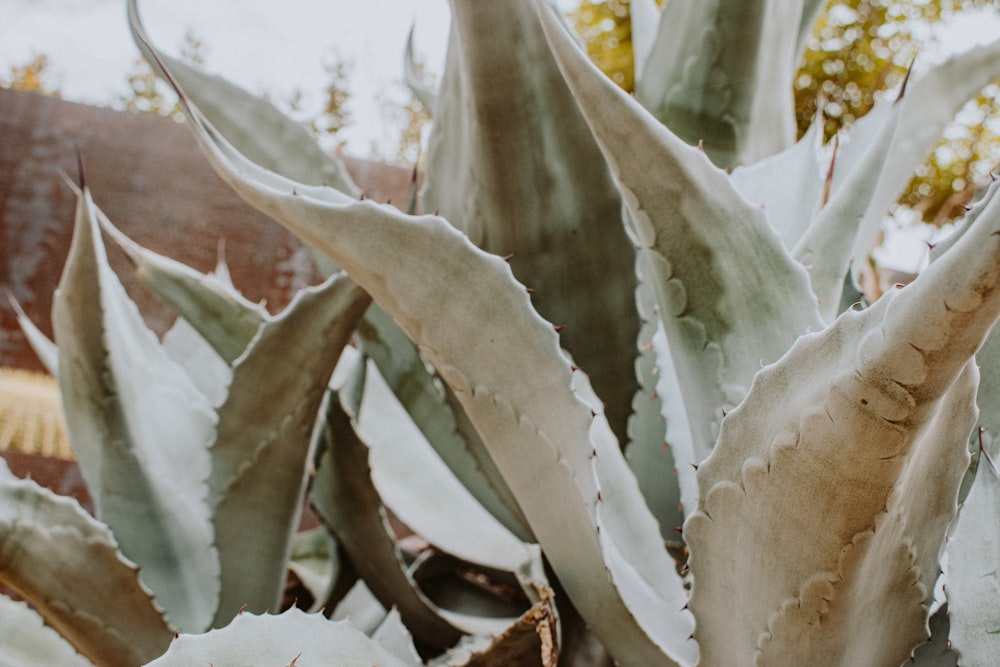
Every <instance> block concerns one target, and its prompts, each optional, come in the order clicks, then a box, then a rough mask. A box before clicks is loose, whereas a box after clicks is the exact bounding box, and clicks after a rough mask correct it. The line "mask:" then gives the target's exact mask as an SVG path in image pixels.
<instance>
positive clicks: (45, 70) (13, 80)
mask: <svg viewBox="0 0 1000 667" xmlns="http://www.w3.org/2000/svg"><path fill="white" fill-rule="evenodd" d="M0 87H3V88H10V89H11V90H23V91H26V92H29V93H41V94H43V95H52V96H54V97H59V96H60V93H59V87H58V86H57V85H56V84H55V83H53V82H52V69H51V62H50V61H49V57H48V56H47V55H45V54H44V53H38V54H35V55H34V56H32V57H31V59H30V60H28V61H27V62H25V63H24V64H23V65H14V66H12V67H11V68H10V72H9V73H8V74H7V75H6V76H0Z"/></svg>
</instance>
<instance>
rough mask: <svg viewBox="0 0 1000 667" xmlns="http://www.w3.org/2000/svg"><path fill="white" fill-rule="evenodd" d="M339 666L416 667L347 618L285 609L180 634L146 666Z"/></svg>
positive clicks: (249, 615)
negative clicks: (200, 630) (220, 626)
mask: <svg viewBox="0 0 1000 667" xmlns="http://www.w3.org/2000/svg"><path fill="white" fill-rule="evenodd" d="M209 664H214V665H241V666H243V667H275V666H276V665H296V664H299V665H303V667H305V666H307V665H340V666H343V667H371V665H378V666H379V667H417V666H418V665H420V663H419V662H409V661H405V660H401V659H400V658H399V657H397V656H396V655H395V654H394V653H393V652H392V651H389V650H387V649H386V648H384V647H383V646H382V645H381V644H379V643H378V642H377V641H375V640H373V639H369V638H368V637H367V636H365V634H364V633H363V632H361V631H360V630H358V629H357V628H355V627H354V626H353V625H351V624H350V623H349V622H347V621H339V622H337V621H329V620H327V619H326V618H324V617H323V616H321V615H319V614H307V613H305V612H303V611H299V610H298V609H294V608H293V609H289V610H288V611H286V612H284V613H282V614H280V615H277V616H268V615H263V616H256V615H254V614H249V613H248V614H240V615H239V616H237V617H236V618H235V619H233V622H232V623H231V624H229V625H228V626H227V627H225V628H223V629H221V630H212V631H211V632H208V633H206V634H203V635H181V636H180V637H178V638H177V639H176V640H174V642H173V643H172V644H171V645H170V649H169V650H168V651H167V652H166V653H164V654H163V655H162V656H161V657H159V658H157V659H156V660H154V661H152V662H150V663H148V666H149V667H190V666H191V665H209Z"/></svg>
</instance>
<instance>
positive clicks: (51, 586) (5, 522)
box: [0, 462, 173, 667]
mask: <svg viewBox="0 0 1000 667" xmlns="http://www.w3.org/2000/svg"><path fill="white" fill-rule="evenodd" d="M0 580H2V581H3V582H4V583H5V584H7V585H9V586H10V587H11V588H14V589H15V590H17V591H18V592H19V593H21V594H22V595H23V596H24V597H25V598H26V599H27V600H28V601H29V602H30V603H31V604H32V605H33V606H34V608H35V609H36V610H38V612H39V613H41V615H42V617H43V618H44V619H45V622H46V623H47V624H48V625H49V626H51V627H52V628H54V629H55V630H57V631H58V632H59V633H60V634H61V635H62V636H63V638H65V639H66V640H67V641H69V642H70V643H71V644H72V645H73V646H74V647H75V648H76V650H77V651H79V652H80V653H81V654H82V655H84V656H86V657H87V658H89V659H90V660H91V661H93V662H94V663H95V664H98V665H110V666H116V665H121V666H122V667H132V666H133V665H137V664H140V663H142V662H145V661H146V660H150V659H152V658H154V657H156V656H158V655H160V654H161V653H162V652H163V651H164V650H165V649H166V647H167V645H168V644H169V643H170V638H171V637H172V636H173V630H172V629H171V628H170V626H169V625H168V624H167V622H166V620H165V619H164V618H163V614H162V613H161V612H160V611H159V610H158V609H157V608H156V606H155V605H154V603H153V598H152V594H151V593H150V591H149V589H147V588H145V587H144V586H143V585H142V583H141V582H140V581H139V573H138V571H137V568H136V567H135V565H133V564H132V563H130V562H129V561H127V560H126V559H125V558H124V557H123V556H122V555H121V552H120V551H119V550H118V545H117V544H116V543H115V540H114V537H112V535H111V531H110V530H108V527H107V526H105V525H104V524H102V523H101V522H99V521H97V520H95V519H94V518H93V517H91V516H90V515H89V514H87V513H86V512H85V511H83V509H81V508H80V506H79V505H78V504H77V503H76V502H75V501H73V500H71V499H69V498H65V497H61V496H57V495H56V494H54V493H52V492H50V491H48V490H46V489H43V488H42V487H40V486H38V485H37V484H35V483H34V482H31V481H26V480H20V479H17V478H16V477H14V475H12V474H11V472H10V470H8V469H7V466H6V465H5V464H3V463H2V462H0ZM4 624H6V621H5V623H4ZM0 627H2V626H0ZM30 628H31V625H30V624H28V625H26V626H25V627H24V628H20V627H19V628H18V629H17V633H16V634H17V635H18V636H16V637H13V638H10V639H7V640H4V639H0V645H3V644H4V642H5V641H13V642H15V646H16V643H17V642H21V641H23V640H24V639H25V638H27V637H28V636H29V633H30V632H32V631H31V630H30ZM2 634H6V631H3V632H2ZM35 648H38V647H35ZM9 657H10V654H9V653H8V652H7V651H4V653H3V655H2V656H0V664H2V663H3V661H4V659H7V658H9ZM45 664H60V665H62V664H72V662H71V661H69V660H68V661H66V662H64V661H62V660H53V661H51V662H47V663H45Z"/></svg>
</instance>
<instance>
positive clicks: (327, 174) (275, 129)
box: [128, 0, 360, 196]
mask: <svg viewBox="0 0 1000 667" xmlns="http://www.w3.org/2000/svg"><path fill="white" fill-rule="evenodd" d="M128 20H129V27H130V29H131V31H132V35H133V37H134V38H135V44H136V46H137V47H138V48H139V50H140V51H141V52H142V55H143V57H144V58H145V59H146V60H147V61H148V62H149V64H150V66H151V67H152V68H153V71H154V72H156V73H157V75H158V76H160V77H163V76H164V72H163V67H162V66H161V65H160V64H158V62H157V58H156V57H154V56H153V47H152V45H150V43H149V39H148V37H145V29H144V28H143V27H142V22H141V21H140V19H139V9H138V0H128ZM139 34H142V35H144V36H143V38H142V39H140V38H139V37H138V35H139ZM158 56H159V58H160V60H162V62H163V63H164V64H165V65H166V66H167V67H169V68H170V73H171V75H172V76H173V77H174V78H175V79H176V80H178V81H180V82H181V84H183V86H184V91H185V94H187V95H188V97H189V98H190V99H192V100H194V101H195V102H196V103H197V104H198V108H199V109H201V110H202V113H204V114H205V115H206V117H208V118H209V119H210V120H211V121H212V124H213V125H214V126H215V127H216V128H218V129H219V131H221V132H222V133H223V134H224V135H225V137H226V139H228V140H229V141H230V143H232V144H233V145H235V146H237V147H239V149H240V151H241V152H242V153H244V154H245V155H247V156H250V158H251V159H252V160H254V161H255V162H257V163H259V164H262V165H265V166H266V167H268V168H269V169H272V170H274V171H276V172H278V173H279V174H283V175H285V176H287V177H288V178H292V179H295V180H297V181H301V182H303V183H309V184H310V185H329V186H330V187H333V188H336V189H338V190H340V191H341V192H344V193H347V194H351V195H355V196H357V195H358V194H360V190H359V189H358V187H357V186H356V185H355V184H354V182H353V181H352V180H351V177H350V175H349V174H348V173H347V167H345V166H344V163H343V162H341V160H340V159H339V158H338V157H337V156H336V155H333V154H330V153H328V152H326V151H324V150H323V149H322V148H320V147H319V145H317V143H316V141H315V140H314V139H313V137H312V136H311V135H310V134H309V132H308V131H307V130H306V129H305V128H304V127H302V125H300V124H299V123H297V122H295V121H294V120H292V119H291V118H288V117H287V116H286V115H285V114H284V113H282V112H281V111H279V110H278V108H277V107H275V106H274V105H273V104H271V103H270V102H268V101H267V100H264V99H262V98H260V97H257V96H256V95H252V94H250V93H248V92H246V91H245V90H243V89H242V88H240V87H239V86H235V85H233V84H232V83H230V82H228V81H226V80H225V79H223V78H222V77H219V76H212V75H210V74H206V73H205V72H202V71H201V70H199V69H198V68H196V67H192V66H191V65H188V64H186V63H184V62H183V61H180V60H177V59H176V58H171V57H170V56H167V55H165V54H162V53H158Z"/></svg>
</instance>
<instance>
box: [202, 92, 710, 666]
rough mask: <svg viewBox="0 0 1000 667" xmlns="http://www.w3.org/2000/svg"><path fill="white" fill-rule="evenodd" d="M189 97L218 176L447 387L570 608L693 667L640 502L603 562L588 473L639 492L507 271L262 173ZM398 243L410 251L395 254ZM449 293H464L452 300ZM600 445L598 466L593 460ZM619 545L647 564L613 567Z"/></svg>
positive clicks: (425, 225)
mask: <svg viewBox="0 0 1000 667" xmlns="http://www.w3.org/2000/svg"><path fill="white" fill-rule="evenodd" d="M183 99H185V103H186V111H187V113H188V114H189V120H190V121H191V124H192V128H193V129H194V130H195V136H196V138H197V139H198V141H199V143H200V144H201V146H202V148H203V149H204V150H205V153H206V156H207V157H208V159H209V161H210V163H211V164H212V165H213V166H214V167H215V169H216V170H217V173H218V174H219V175H220V176H221V177H222V178H223V179H225V180H227V181H228V182H229V183H230V184H231V185H232V186H233V187H234V189H236V191H237V192H238V193H239V194H240V195H241V196H242V197H244V199H246V200H247V201H248V202H250V203H251V204H252V205H254V206H256V207H258V208H260V209H261V210H262V211H266V212H268V214H270V215H272V216H273V217H275V218H276V219H278V220H279V221H281V222H282V223H283V224H284V225H286V226H287V228H288V229H290V230H292V231H293V232H295V233H297V234H298V235H299V236H300V237H301V238H303V239H304V240H305V241H306V242H309V243H312V244H314V245H316V246H317V247H318V248H320V249H322V250H323V251H324V252H326V253H327V254H328V255H330V256H331V257H332V258H333V259H334V261H336V262H337V264H338V265H340V266H342V267H344V268H345V270H347V271H348V273H350V274H351V275H352V277H353V278H354V279H355V280H357V281H358V283H359V284H360V285H362V286H364V287H365V289H366V290H368V291H369V293H371V294H372V295H373V297H374V298H376V300H377V302H378V303H379V304H380V305H381V306H382V307H383V308H384V309H385V310H386V312H387V313H389V314H390V315H391V316H392V317H393V318H394V319H395V320H396V321H397V322H398V323H399V324H400V326H402V327H403V329H404V331H406V332H407V333H408V334H409V335H410V337H411V338H412V339H413V340H414V341H415V342H416V343H417V344H418V346H419V347H420V349H421V351H422V352H423V353H424V354H425V355H426V357H427V359H428V360H429V361H430V363H431V364H432V365H433V366H434V367H435V368H437V369H438V371H439V372H440V373H441V377H442V379H443V380H444V381H445V382H447V383H448V384H449V385H450V386H451V387H452V389H453V390H454V391H455V394H456V396H457V397H458V398H459V400H460V401H461V402H462V405H463V407H464V408H465V410H466V412H467V413H468V415H469V418H470V420H471V421H472V423H473V425H474V426H475V427H476V429H477V430H478V431H479V432H480V434H481V435H482V436H483V442H484V444H486V446H487V448H488V449H489V451H490V454H491V456H492V457H493V459H494V461H495V462H496V463H497V467H498V469H499V470H500V471H501V473H502V474H503V475H504V478H505V479H506V481H507V484H508V485H509V486H510V488H511V490H512V491H513V493H514V496H515V497H516V498H517V499H518V503H519V504H520V505H521V508H522V510H523V511H524V514H525V516H526V517H527V519H528V524H529V526H530V527H531V529H532V531H533V532H534V534H535V535H536V536H537V537H538V539H539V543H540V544H541V546H542V548H543V550H544V551H545V553H546V555H547V556H548V557H549V560H550V563H551V564H552V566H553V568H554V569H555V571H556V573H557V575H558V576H559V577H560V579H561V580H562V582H563V584H564V586H565V587H566V589H567V591H568V592H569V594H570V596H571V598H573V600H574V603H575V604H576V605H577V607H578V608H579V609H580V610H581V613H582V614H583V615H584V617H585V618H586V619H587V621H588V622H589V623H591V624H592V626H593V627H594V628H595V632H596V633H597V634H598V635H599V636H600V637H601V639H602V641H604V642H605V643H606V644H608V645H609V647H610V650H611V651H612V652H613V653H615V654H616V657H617V658H618V659H619V660H621V661H622V662H626V663H630V662H631V663H639V664H648V663H649V662H650V661H654V662H660V663H663V661H664V660H667V658H665V656H664V651H666V652H667V653H668V654H669V655H672V656H676V657H677V659H679V660H681V661H683V662H685V663H689V662H692V661H693V659H694V653H695V651H696V648H695V646H694V644H693V643H692V642H690V641H688V637H689V635H690V631H691V619H690V617H689V616H688V614H687V613H686V612H685V611H683V610H682V609H681V607H682V605H683V600H684V597H685V594H684V591H683V586H682V583H681V581H680V579H679V578H678V577H676V576H674V572H673V565H672V560H671V559H670V558H669V556H668V555H667V554H666V553H665V551H664V549H663V544H662V541H661V540H660V538H659V531H658V530H657V528H656V523H655V519H654V518H653V517H652V516H651V515H650V514H649V512H648V510H647V509H646V507H645V505H644V503H642V502H641V501H640V502H639V504H638V505H632V506H631V507H630V511H629V513H628V514H627V516H625V517H623V518H624V520H625V522H626V523H628V522H632V521H637V522H639V523H640V524H641V527H639V528H637V529H636V530H635V531H634V535H632V536H633V537H636V538H640V542H637V543H636V544H629V545H621V547H618V548H616V549H614V553H613V554H612V553H611V552H609V555H608V556H607V558H608V561H607V562H606V560H605V559H606V556H605V553H604V552H605V549H609V548H610V547H609V545H608V544H607V540H608V539H609V538H608V537H607V536H602V535H600V534H599V532H598V528H597V525H598V524H597V521H598V511H597V504H598V486H597V483H596V480H595V478H594V470H595V469H602V468H604V467H605V460H608V461H609V462H610V463H611V465H612V466H613V469H612V470H606V471H605V473H606V474H609V475H612V476H614V477H616V478H617V477H620V478H621V479H620V480H616V481H620V483H621V485H620V486H619V488H627V489H628V490H629V494H630V495H629V501H632V500H635V499H637V498H639V499H641V495H640V493H639V491H638V487H637V486H636V485H635V480H634V478H633V477H632V475H631V473H630V472H629V471H628V468H627V466H626V464H625V463H624V460H623V458H622V456H621V453H620V450H619V449H618V446H617V444H616V443H614V441H613V438H611V439H610V441H608V440H607V438H608V436H610V433H607V432H604V431H601V432H600V433H599V434H598V436H599V439H601V440H605V441H604V442H600V443H592V444H590V445H588V444H587V443H588V441H589V440H590V436H591V433H590V431H591V428H590V427H591V424H593V423H595V422H603V420H602V419H595V418H594V416H593V407H592V406H589V405H587V404H585V403H583V402H581V401H580V400H578V399H577V398H576V397H575V396H574V394H573V392H572V389H571V368H570V366H569V363H568V362H567V360H566V359H565V357H564V356H563V354H562V353H561V351H560V350H559V346H558V341H557V336H556V333H555V332H554V331H553V327H552V325H551V324H550V323H548V322H546V321H544V320H543V319H541V318H540V317H539V316H538V315H537V314H536V313H535V311H534V309H533V308H532V307H531V305H530V303H529V300H528V295H527V294H526V292H525V289H524V287H523V285H521V284H519V283H517V282H516V281H515V280H514V279H513V276H512V274H511V272H510V267H509V266H508V265H507V263H506V262H504V261H503V260H502V259H500V258H498V257H496V256H494V255H489V254H487V253H485V252H483V251H481V250H479V249H478V248H476V247H475V246H473V245H472V244H471V242H470V241H469V240H468V238H467V237H466V236H465V235H464V234H462V233H461V232H458V231H457V230H455V229H454V228H453V227H452V226H451V225H449V224H448V222H447V221H445V220H443V219H441V218H439V217H436V216H416V217H414V216H407V215H406V214H403V213H400V212H399V211H396V210H395V209H392V208H390V207H387V206H381V205H378V204H375V203H373V202H371V201H356V200H354V199H352V198H348V197H345V196H343V195H340V194H339V193H337V192H336V191H335V190H332V189H329V188H311V187H309V186H305V185H301V184H295V183H293V182H290V181H287V180H286V179H283V178H281V177H279V176H277V175H275V174H273V173H271V172H267V171H265V170H263V169H261V168H260V167H259V166H257V165H254V164H253V163H251V162H249V161H247V160H246V159H245V158H244V157H243V156H242V155H240V154H239V153H238V152H236V151H235V149H233V148H232V146H230V145H229V144H227V143H226V142H225V140H224V139H222V138H221V136H220V135H219V134H218V133H217V132H215V131H214V130H213V129H212V127H211V125H210V124H209V123H208V122H207V121H206V120H205V119H204V118H203V117H201V116H200V115H199V114H198V111H197V109H196V108H195V107H193V106H192V105H191V104H190V102H189V101H187V100H186V98H183ZM399 248H407V252H406V253H402V254H400V253H399ZM390 267H391V270H390ZM455 284H462V285H464V289H462V290H459V291H457V292H456V290H454V285H455ZM484 332H489V333H488V335H484ZM525 378H530V379H531V380H530V382H526V380H525ZM595 449H596V450H597V451H598V452H599V459H600V460H598V457H593V456H592V454H593V452H594V450H595ZM616 461H617V464H620V465H616V464H615V463H616ZM605 473H602V474H605ZM538 479H545V480H546V482H547V483H546V484H545V485H540V484H538V482H537V480H538ZM633 491H634V493H633ZM553 498H558V499H560V500H559V502H560V503H561V507H562V511H560V512H553V511H552V509H551V503H552V499H553ZM622 530H624V531H629V530H630V529H629V528H623V529H622ZM622 549H625V550H626V551H627V552H630V553H635V554H642V558H643V559H644V560H642V561H641V562H640V561H638V557H635V558H636V560H632V558H633V556H629V557H628V558H627V559H626V561H628V562H627V563H626V562H625V561H621V560H619V558H618V557H619V556H621V555H622V553H623V552H622V551H621V550H622ZM612 563H614V565H615V566H616V568H617V566H618V565H619V564H625V565H627V568H626V569H625V571H624V572H619V571H617V569H614V570H613V571H612V577H611V578H610V579H609V578H608V577H607V576H605V574H604V571H605V570H604V568H605V565H606V564H607V565H611V564H612ZM621 576H631V577H632V578H631V579H629V580H628V581H625V580H622V579H621V578H620V577H621ZM616 577H618V578H616ZM619 583H620V584H621V585H622V586H623V588H619ZM633 595H638V596H644V598H645V602H654V603H655V605H656V607H657V608H656V610H655V618H653V615H647V614H646V613H645V612H643V613H642V617H641V618H638V617H637V616H636V615H633V609H632V608H631V600H627V599H624V598H623V596H633ZM639 606H641V607H643V608H644V609H645V607H644V605H639ZM665 619H666V620H665Z"/></svg>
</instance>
